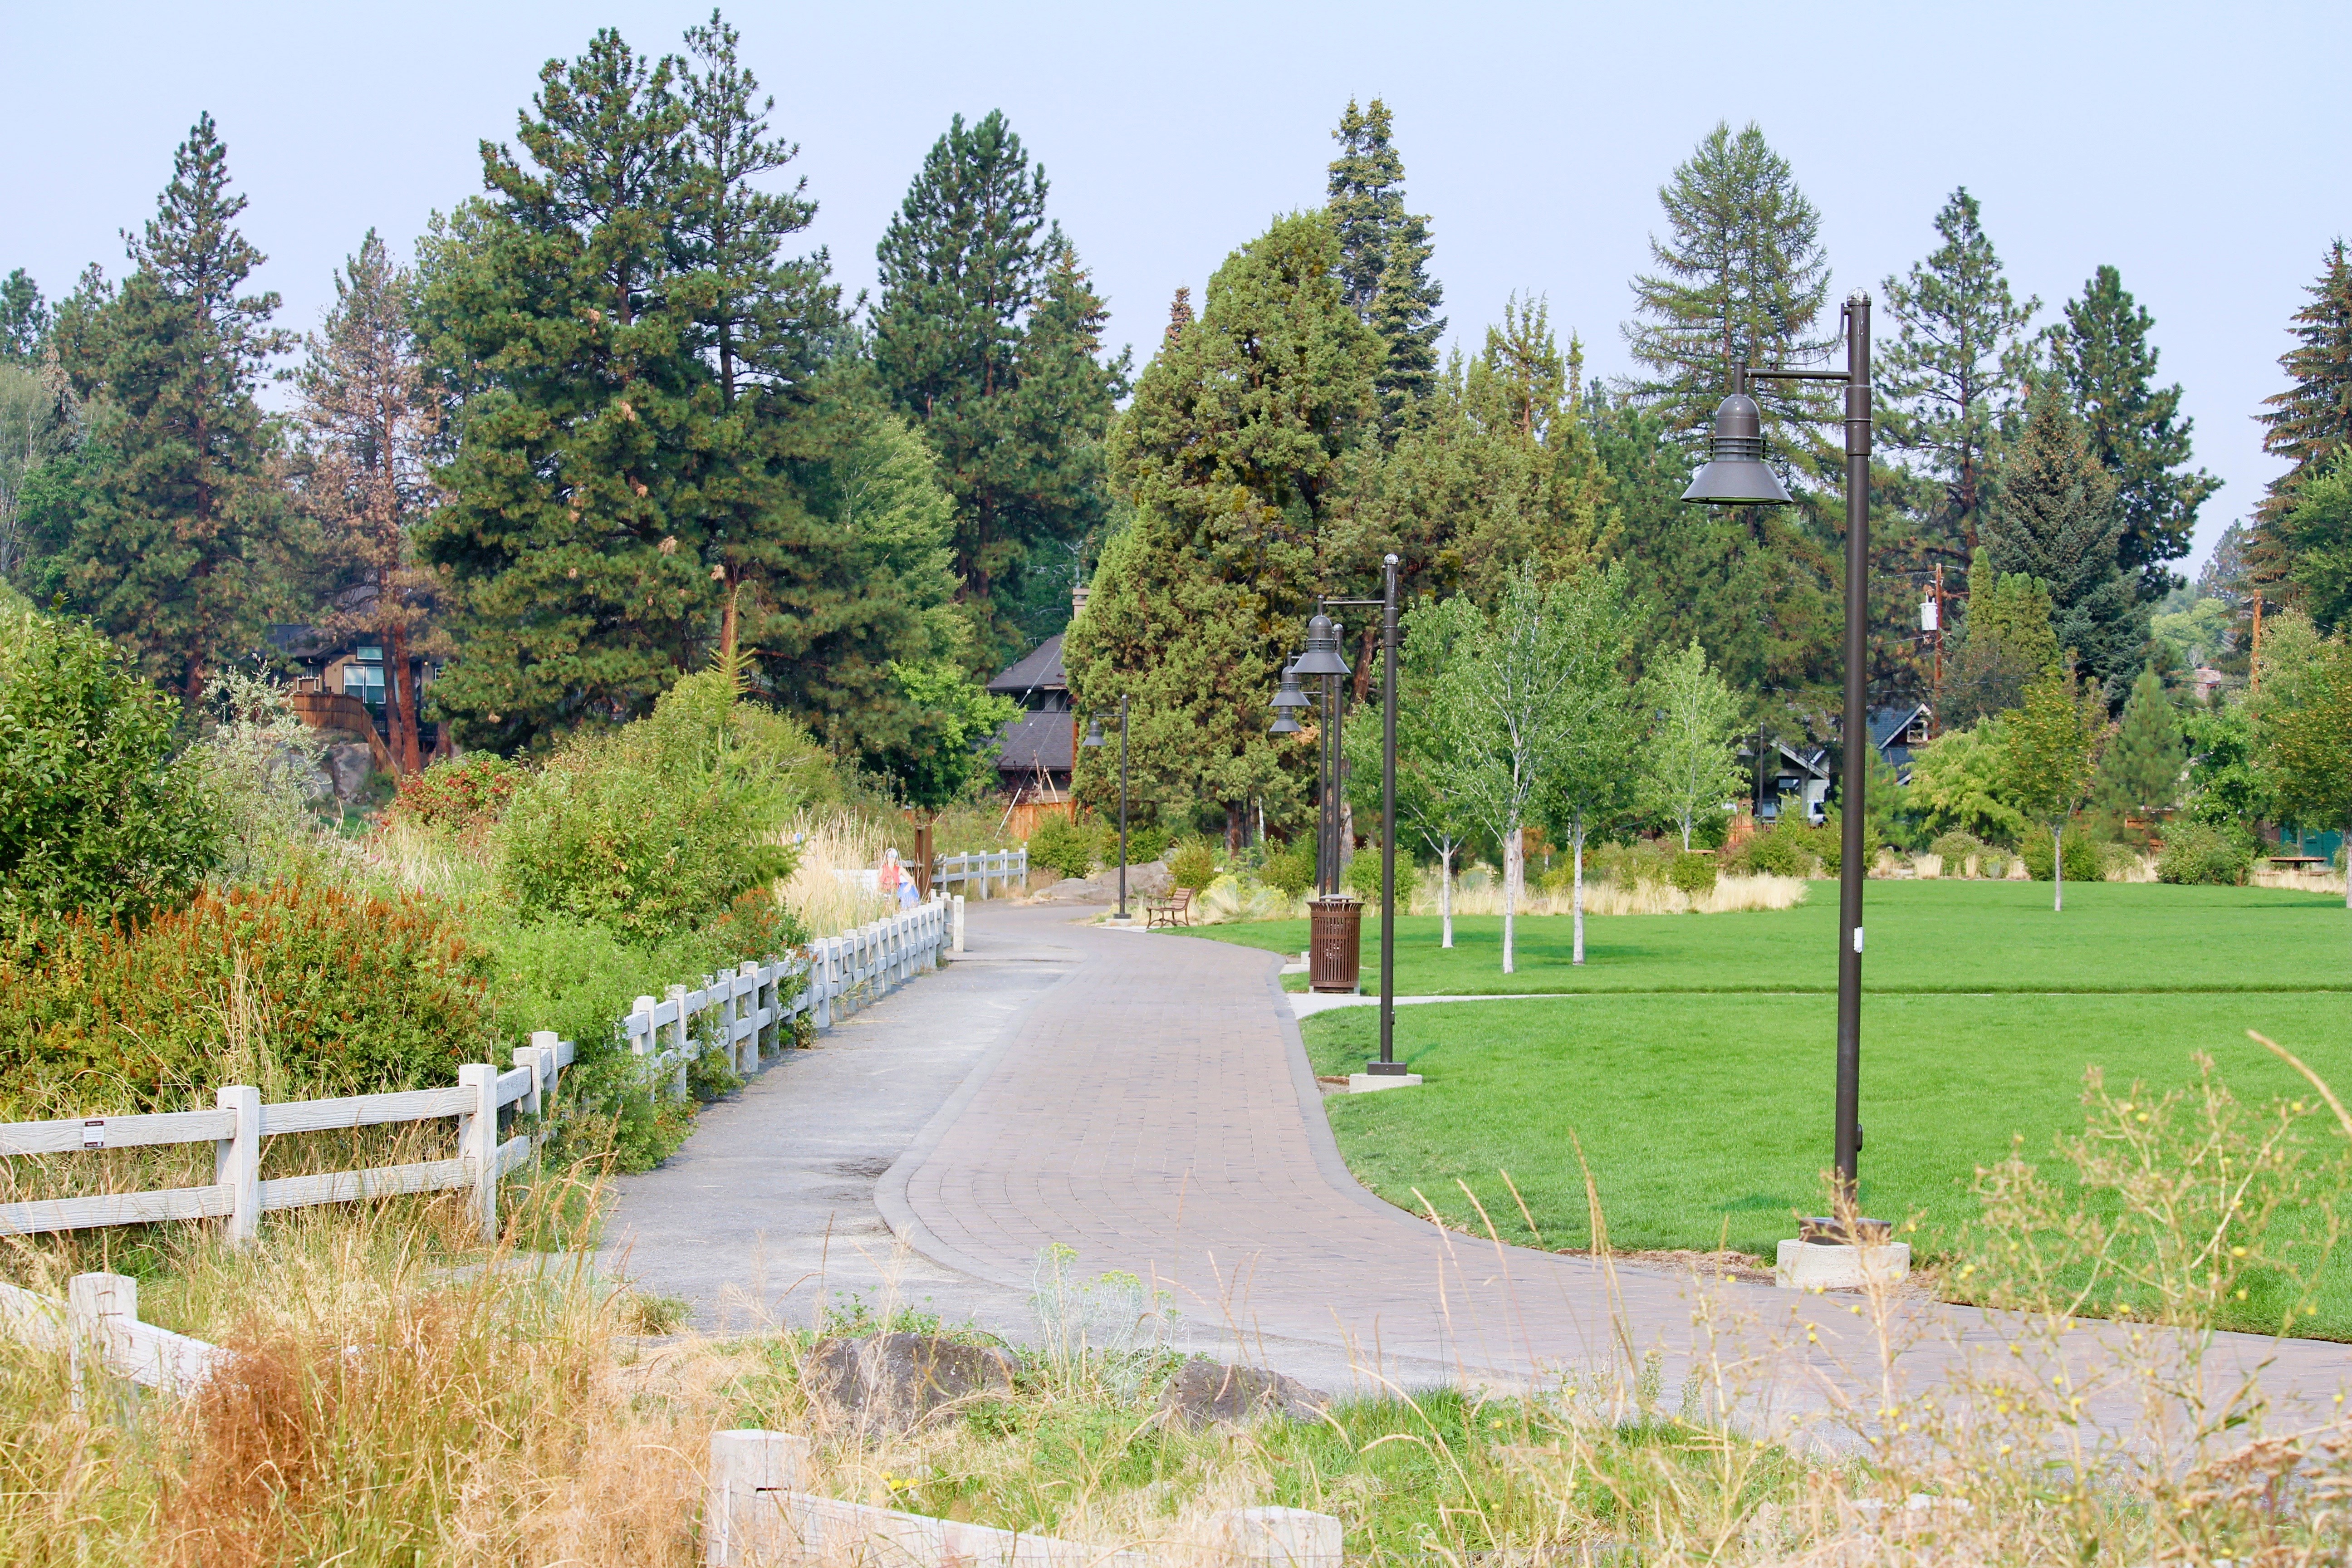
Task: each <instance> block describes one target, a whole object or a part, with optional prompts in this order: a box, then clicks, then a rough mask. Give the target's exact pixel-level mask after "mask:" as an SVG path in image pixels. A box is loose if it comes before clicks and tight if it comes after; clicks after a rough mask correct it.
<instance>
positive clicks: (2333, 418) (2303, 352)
mask: <svg viewBox="0 0 2352 1568" xmlns="http://www.w3.org/2000/svg"><path fill="white" fill-rule="evenodd" d="M2309 292H2310V294H2311V300H2310V302H2309V303H2307V304H2305V306H2304V308H2303V309H2302V310H2297V311H2296V312H2295V313H2294V327H2293V329H2292V331H2293V332H2294V339H2295V345H2294V347H2293V348H2291V349H2289V350H2288V351H2287V352H2286V353H2284V354H2282V355H2280V356H2279V368H2280V369H2282V370H2284V371H2285V372H2286V374H2287V380H2288V382H2289V385H2288V387H2287V389H2286V390H2285V391H2284V392H2276V393H2273V394H2272V395H2270V396H2268V397H2266V398H2264V399H2263V402H2264V403H2266V404H2268V405H2270V410H2271V411H2270V412H2269V413H2267V414H2263V415H2260V416H2257V417H2259V418H2260V419H2261V420H2262V422H2263V450H2264V451H2265V452H2268V453H2270V454H2271V455H2272V456H2273V457H2278V458H2285V459H2286V460H2287V461H2288V462H2290V463H2293V464H2294V468H2290V469H2288V470H2287V471H2286V472H2285V473H2284V474H2281V475H2280V476H2279V477H2278V478H2277V479H2273V480H2272V481H2271V484H2270V492H2269V496H2268V499H2267V500H2264V502H2263V514H2264V515H2265V516H2270V515H2274V514H2275V513H2276V512H2277V511H2278V510H2281V509H2282V508H2283V507H2284V505H2286V504H2287V500H2288V498H2289V497H2290V496H2291V495H2292V493H2293V492H2294V488H2295V487H2296V485H2298V484H2300V483H2301V482H2302V480H2303V478H2304V476H2305V474H2307V473H2311V472H2315V471H2316V470H2317V469H2319V468H2322V467H2324V466H2325V465H2326V462H2327V460H2328V459H2329V458H2333V457H2334V456H2335V455H2336V452H2337V451H2339V450H2341V449H2342V448H2343V447H2345V446H2346V445H2347V443H2352V258H2347V256H2346V254H2345V246H2344V241H2342V240H2340V239H2338V240H2336V241H2335V242H2334V243H2333V244H2331V245H2330V246H2329V247H2327V257H2326V261H2325V262H2324V263H2323V264H2322V266H2321V268H2320V273H2319V278H2318V280H2317V281H2316V282H2315V283H2313V284H2312V285H2311V286H2310V289H2309Z"/></svg>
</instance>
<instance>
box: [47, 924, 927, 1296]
mask: <svg viewBox="0 0 2352 1568" xmlns="http://www.w3.org/2000/svg"><path fill="white" fill-rule="evenodd" d="M962 946H963V900H962V899H961V898H947V897H935V898H933V900H931V901H930V902H929V903H928V904H920V905H918V906H916V907H915V908H914V909H911V910H906V911H904V912H902V913H900V914H898V915H895V916H893V917H891V918H890V919H888V920H881V921H873V922H871V923H870V924H867V925H864V926H860V927H859V928H858V929H857V930H856V931H848V932H845V933H844V934H843V935H840V936H836V937H826V938H824V939H822V940H820V941H817V942H812V943H810V944H809V947H808V949H807V951H806V952H805V953H793V954H791V955H788V956H786V957H782V958H779V959H776V960H774V961H772V962H771V963H765V964H756V963H746V964H743V965H742V966H741V967H740V969H739V970H737V971H736V972H734V973H729V974H723V975H705V976H703V983H702V984H701V985H700V986H699V987H698V988H696V989H693V990H688V988H687V987H685V986H683V985H673V986H671V987H670V989H669V995H668V997H667V999H664V1000H661V1001H656V1000H655V999H654V998H653V997H651V996H640V997H638V998H637V1004H636V1006H635V1009H634V1010H632V1011H631V1012H630V1013H629V1015H628V1016H626V1017H624V1018H621V1019H618V1020H616V1021H615V1032H616V1035H617V1036H618V1037H620V1038H622V1039H625V1040H626V1041H627V1042H628V1044H629V1047H630V1049H631V1050H632V1051H633V1052H634V1053H635V1055H637V1056H638V1057H640V1058H645V1059H646V1073H647V1075H648V1077H649V1078H650V1079H652V1080H653V1083H654V1084H655V1085H656V1087H662V1088H667V1089H671V1090H672V1091H674V1092H677V1093H683V1092H685V1089H686V1074H687V1068H688V1066H689V1065H690V1064H691V1063H692V1061H693V1059H694V1058H695V1057H696V1056H697V1055H698V1054H700V1053H701V1052H702V1051H705V1050H709V1049H714V1048H717V1049H723V1050H724V1051H725V1052H726V1053H727V1056H728V1062H729V1065H730V1067H732V1068H735V1069H736V1070H737V1071H738V1072H739V1073H742V1074H744V1075H745V1076H749V1074H750V1073H751V1072H752V1071H755V1070H756V1069H757V1068H758V1066H759V1061H760V1056H761V1046H762V1045H763V1044H771V1045H773V1046H775V1047H778V1048H781V1047H782V1044H783V1041H784V1037H785V1036H786V1034H787V1033H788V1032H789V1031H790V1030H791V1029H792V1027H793V1023H794V1021H795V1020H796V1019H797V1018H799V1017H800V1016H803V1015H804V1014H805V1015H808V1016H811V1017H812V1019H813V1021H814V1026H816V1027H817V1028H820V1029H823V1028H829V1027H830V1026H832V1025H833V1023H834V1021H835V1019H836V1018H839V1017H842V1016H846V1015H847V1014H848V1013H850V1012H854V1011H856V1009H857V1008H859V1007H862V1006H864V1005H867V1004H868V1003H870V1002H872V1001H874V1000H875V999H876V998H877V997H879V996H880V995H882V994H884V993H886V992H887V991H889V990H891V989H892V988H894V987H895V986H897V985H898V984H903V983H904V982H905V981H907V980H909V979H912V978H913V977H914V976H915V975H917V974H919V973H922V972H923V971H925V970H927V969H932V968H936V967H937V966H938V964H939V962H940V955H941V953H942V952H961V950H962ZM574 1056H575V1052H574V1049H573V1047H572V1042H571V1041H569V1040H559V1039H558V1038H556V1037H555V1036H554V1034H553V1033H551V1032H548V1031H541V1032H540V1033H537V1034H534V1035H532V1036H531V1037H530V1045H528V1046H520V1047H516V1049H515V1052H514V1065H513V1066H512V1067H511V1068H508V1069H506V1070H504V1071H501V1070H500V1069H499V1068H498V1067H497V1066H495V1065H493V1064H488V1063H477V1064H472V1065H468V1066H465V1067H461V1068H458V1069H457V1086H456V1087H455V1088H452V1089H401V1090H395V1091H393V1092H388V1093H383V1094H358V1095H349V1096H345V1097H341V1098H338V1099H333V1100H289V1101H285V1102H282V1103H273V1104H265V1103H263V1101H262V1099H261V1091H260V1090H259V1089H254V1088H252V1087H251V1086H249V1085H244V1084H230V1085H226V1086H224V1087H223V1088H222V1089H219V1090H218V1091H217V1093H216V1095H215V1104H214V1106H213V1108H212V1109H211V1110H174V1111H161V1112H155V1113H151V1114H146V1115H135V1116H89V1117H68V1118H65V1119H62V1120H58V1121H16V1122H0V1156H8V1155H22V1154H74V1153H81V1152H96V1151H99V1150H105V1149H134V1148H155V1147H160V1146H169V1145H173V1144H191V1143H210V1144H211V1145H213V1180H212V1181H211V1182H209V1183H207V1184H204V1185H201V1186H192V1187H173V1188H163V1189H158V1190H155V1191H150V1192H133V1193H103V1194H95V1195H92V1196H87V1197H71V1198H47V1199H36V1200H33V1201H30V1202H16V1203H0V1236H26V1235H31V1234H34V1233H37V1232H46V1231H65V1230H87V1229H90V1228H93V1227H97V1226H120V1225H154V1224H159V1223H163V1222H167V1221H172V1220H194V1219H219V1220H224V1221H226V1235H227V1237H228V1238H229V1239H230V1240H231V1241H233V1242H236V1243H240V1244H242V1243H245V1242H249V1241H251V1240H252V1239H253V1238H254V1237H256V1236H257V1235H258V1234H259V1233H260V1226H261V1216H262V1215H264V1214H266V1213H268V1212H269V1211H271V1210H273V1209H290V1208H306V1207H310V1206H313V1205H320V1204H342V1203H355V1202H358V1201H361V1200H362V1199H368V1198H381V1197H391V1196H394V1195H396V1194H403V1193H435V1192H446V1191H450V1190H453V1189H458V1188H470V1189H471V1190H472V1193H473V1200H472V1208H473V1214H474V1218H475V1219H476V1221H477V1223H478V1226H480V1229H481V1233H482V1235H483V1237H485V1239H488V1238H492V1237H496V1236H497V1235H498V1229H499V1179H500V1178H501V1177H503V1176H505V1175H507V1174H508V1173H509V1172H511V1171H513V1170H514V1169H515V1168H516V1167H518V1166H520V1165H521V1164H522V1163H524V1162H525V1161H527V1160H529V1159H530V1156H531V1153H532V1152H533V1149H534V1144H533V1142H532V1140H531V1139H530V1136H528V1135H526V1134H521V1133H518V1134H516V1135H515V1136H513V1137H509V1138H507V1139H505V1140H503V1141H501V1140H500V1138H499V1118H500V1114H501V1113H502V1112H504V1111H506V1110H508V1108H509V1107H512V1108H514V1109H515V1110H519V1111H521V1112H523V1113H526V1114H529V1115H532V1116H536V1115H538V1114H539V1113H540V1112H541V1110H542V1108H543V1107H544V1106H545V1105H547V1104H548V1103H549V1102H550V1100H551V1097H552V1095H553V1094H554V1092H555V1089H556V1085H557V1080H558V1078H559V1076H560V1075H561V1074H562V1071H563V1069H564V1068H568V1067H570V1066H571V1065H572V1060H573V1058H574ZM443 1118H454V1119H455V1120H456V1121H457V1154H456V1155H455V1157H453V1158H450V1159H445V1160H425V1161H420V1162H416V1163H409V1164H400V1165H379V1166H375V1167H373V1168H371V1169H367V1170H359V1171H331V1172H326V1173H320V1174H315V1175H301V1176H281V1177H277V1178H274V1179H270V1180H267V1181H265V1180H264V1179H263V1178H262V1175H261V1146H262V1140H263V1139H265V1138H276V1137H283V1136H285V1135H287V1134H289V1133H298V1132H332V1131H349V1130H352V1129H354V1128H360V1127H379V1126H384V1125H387V1124H390V1123H395V1122H414V1121H438V1120H441V1119H443ZM20 1305H21V1303H20ZM60 1310H62V1309H60ZM16 1321H21V1314H17V1315H16V1316H10V1315H8V1314H5V1313H0V1325H5V1324H6V1323H9V1322H16Z"/></svg>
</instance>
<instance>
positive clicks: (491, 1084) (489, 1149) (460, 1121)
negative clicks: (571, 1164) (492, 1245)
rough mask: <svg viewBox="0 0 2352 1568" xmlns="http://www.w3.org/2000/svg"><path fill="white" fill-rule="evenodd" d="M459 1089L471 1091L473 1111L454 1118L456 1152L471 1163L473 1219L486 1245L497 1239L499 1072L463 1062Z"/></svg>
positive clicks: (458, 1072) (482, 1065) (458, 1070)
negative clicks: (455, 1123)
mask: <svg viewBox="0 0 2352 1568" xmlns="http://www.w3.org/2000/svg"><path fill="white" fill-rule="evenodd" d="M457 1083H458V1086H459V1087H460V1088H464V1089H472V1090H473V1091H474V1107H473V1109H472V1110H468V1111H467V1112H466V1113H465V1114H464V1115H462V1116H460V1117H458V1118H457V1152H458V1153H459V1155H460V1157H462V1158H464V1159H467V1160H471V1161H472V1162H474V1219H475V1223H476V1224H478V1226H480V1227H481V1232H482V1239H483V1240H484V1241H486V1242H489V1241H496V1240H497V1239H498V1238H499V1069H498V1068H494V1067H492V1066H490V1065H489V1064H488V1062H467V1064H466V1065H465V1066H464V1067H461V1068H458V1069H457Z"/></svg>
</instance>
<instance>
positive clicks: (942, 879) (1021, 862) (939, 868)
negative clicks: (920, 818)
mask: <svg viewBox="0 0 2352 1568" xmlns="http://www.w3.org/2000/svg"><path fill="white" fill-rule="evenodd" d="M1028 875H1029V847H1028V846H1027V845H1025V844H1024V845H1023V846H1022V847H1020V848H1018V849H992V850H990V851H989V852H988V853H987V854H984V855H937V856H933V857H932V858H931V886H932V887H934V888H945V887H947V886H949V885H950V884H951V883H953V884H960V885H961V886H963V887H966V888H977V889H979V891H980V896H981V897H982V898H983V899H984V898H987V897H988V896H989V886H990V884H991V883H993V884H994V885H995V888H996V890H997V891H998V892H1000V893H1001V892H1003V890H1004V885H1005V884H1006V883H1007V882H1012V881H1017V880H1020V879H1024V878H1026V877H1027V876H1028Z"/></svg>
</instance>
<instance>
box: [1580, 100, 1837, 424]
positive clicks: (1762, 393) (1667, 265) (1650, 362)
mask: <svg viewBox="0 0 2352 1568" xmlns="http://www.w3.org/2000/svg"><path fill="white" fill-rule="evenodd" d="M1658 200H1659V202H1660V203H1661V204H1663V205H1664V207H1665V210H1666V223H1667V226H1668V229H1669V234H1668V237H1667V238H1665V239H1664V240H1661V239H1659V238H1658V237H1656V236H1652V237H1651V239H1650V256H1651V258H1652V260H1653V261H1654V263H1655V264H1656V266H1657V268H1658V270H1657V271H1656V272H1654V273H1650V274H1644V275H1643V276H1640V277H1637V278H1635V279H1633V299H1634V310H1635V314H1636V315H1637V316H1638V317H1640V318H1641V319H1640V320H1638V321H1633V322H1631V323H1628V324H1627V326H1626V328H1625V341H1626V345H1627V346H1628V347H1629V348H1630V349H1631V350H1632V351H1633V358H1634V360H1635V362H1636V363H1639V364H1641V365H1642V366H1643V367H1644V368H1645V369H1646V370H1648V371H1649V373H1650V379H1649V380H1647V381H1644V382H1640V383H1637V384H1634V386H1633V392H1634V393H1635V395H1637V397H1638V398H1639V399H1640V400H1641V401H1642V402H1643V403H1644V404H1646V405H1652V406H1654V407H1655V408H1656V409H1657V410H1658V412H1659V413H1660V415H1661V416H1663V417H1664V420H1665V423H1666V426H1667V428H1668V429H1669V430H1673V431H1675V432H1677V433H1685V432H1686V433H1688V435H1689V437H1690V438H1691V439H1693V440H1704V438H1705V437H1706V430H1707V428H1708V422H1709V421H1710V420H1711V419H1712V418H1713V416H1714V414H1715V406H1716V405H1717V403H1719V402H1721V401H1722V399H1723V395H1724V391H1725V389H1726V386H1727V377H1728V375H1729V374H1730V368H1731V364H1732V362H1734V361H1736V360H1744V361H1746V362H1747V363H1749V364H1753V365H1758V366H1766V365H1769V366H1780V365H1787V364H1790V363H1795V362H1798V361H1803V360H1809V359H1811V358H1813V357H1815V356H1818V355H1820V354H1822V353H1827V352H1828V351H1829V350H1830V349H1831V348H1832V346H1833V345H1834V343H1835V342H1836V339H1835V337H1834V335H1833V334H1827V333H1821V332H1820V331H1819V328H1820V322H1821V316H1822V304H1823V303H1824V302H1825V301H1826V300H1828V298H1829V287H1830V266H1829V258H1828V257H1827V256H1825V255H1824V254H1823V253H1822V247H1821V217H1820V215H1819V214H1817V213H1816V212H1815V211H1814V210H1813V205H1812V203H1811V202H1809V201H1807V200H1806V199H1805V196H1804V194H1803V193H1802V192H1801V191H1800V190H1799V189H1798V188H1797V181H1796V176H1795V174H1793V173H1792V172H1791V171H1790V167H1789V163H1788V161H1787V160H1786V159H1784V158H1782V157H1781V156H1780V154H1779V153H1775V152H1773V151H1772V149H1771V147H1770V146H1769V144H1768V143H1767V142H1765V140H1764V132H1762V131H1760V130H1759V129H1758V128H1757V127H1756V126H1755V125H1752V124H1751V125H1748V126H1747V127H1746V128H1745V129H1743V130H1741V131H1740V132H1738V133H1737V134H1734V133H1733V132H1732V130H1731V127H1730V125H1729V124H1728V123H1722V124H1718V125H1717V126H1716V128H1715V129H1714V130H1713V131H1711V132H1708V133H1707V134H1706V137H1705V138H1704V139H1702V140H1701V141H1700V142H1699V144H1698V148H1697V150H1696V152H1694V153H1692V154H1691V156H1690V158H1689V159H1688V160H1687V161H1686V162H1685V163H1682V164H1680V165H1679V166H1678V167H1676V168H1675V172H1674V175H1673V177H1672V178H1671V179H1669V180H1668V181H1667V182H1666V184H1664V186H1662V187H1660V189H1659V191H1658ZM1749 390H1750V392H1751V393H1752V394H1753V395H1754V396H1755V398H1756V400H1757V403H1758V404H1759V406H1760V407H1761V408H1762V409H1763V412H1764V426H1765V433H1766V436H1767V437H1768V439H1769V441H1770V442H1771V443H1772V445H1773V446H1774V447H1777V448H1778V449H1779V450H1780V451H1782V452H1790V451H1795V450H1799V449H1801V448H1802V447H1804V446H1807V445H1810V444H1811V442H1812V441H1813V440H1814V439H1815V437H1814V436H1813V435H1812V433H1811V426H1810V424H1809V423H1805V422H1809V421H1811V420H1814V419H1818V418H1822V417H1823V416H1834V412H1835V411H1834V409H1833V407H1832V404H1831V401H1830V399H1829V398H1828V396H1827V395H1825V394H1823V393H1822V392H1820V391H1818V390H1815V389H1813V388H1811V387H1810V386H1808V384H1805V383H1801V382H1760V383H1758V384H1755V385H1754V386H1751V387H1750V388H1749ZM1792 421H1796V422H1797V423H1795V424H1794V425H1792V423H1791V422H1792Z"/></svg>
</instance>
